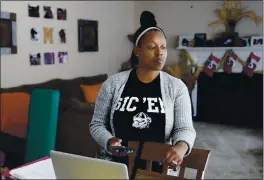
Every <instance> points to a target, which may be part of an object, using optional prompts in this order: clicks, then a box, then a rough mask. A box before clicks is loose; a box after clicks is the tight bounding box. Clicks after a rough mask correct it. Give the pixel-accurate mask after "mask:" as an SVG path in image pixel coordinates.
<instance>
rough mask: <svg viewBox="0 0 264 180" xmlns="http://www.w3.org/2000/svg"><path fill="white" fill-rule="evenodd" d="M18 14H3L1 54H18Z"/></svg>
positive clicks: (0, 36) (0, 21)
mask: <svg viewBox="0 0 264 180" xmlns="http://www.w3.org/2000/svg"><path fill="white" fill-rule="evenodd" d="M16 26H17V23H16V14H15V13H8V12H1V18H0V32H1V33H0V49H1V54H17V34H16V33H17V27H16Z"/></svg>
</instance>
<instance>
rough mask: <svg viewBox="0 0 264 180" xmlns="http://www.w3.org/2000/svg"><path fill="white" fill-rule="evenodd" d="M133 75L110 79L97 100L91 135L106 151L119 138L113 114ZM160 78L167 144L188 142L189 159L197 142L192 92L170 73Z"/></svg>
mask: <svg viewBox="0 0 264 180" xmlns="http://www.w3.org/2000/svg"><path fill="white" fill-rule="evenodd" d="M130 72H131V70H128V71H124V72H119V73H117V74H114V75H112V76H110V77H109V78H108V79H107V80H106V81H105V82H104V83H103V84H102V87H101V89H100V91H99V94H98V96H97V99H96V103H95V109H94V114H93V119H92V121H91V124H90V133H91V135H92V137H93V138H94V140H95V141H96V142H97V143H98V144H99V145H100V146H101V147H103V148H104V149H105V150H106V148H107V141H108V140H109V139H110V138H112V137H114V136H115V129H114V127H113V114H114V111H115V108H116V106H117V103H118V100H119V97H120V96H121V94H122V91H123V89H124V87H125V85H126V81H127V79H128V77H129V74H130ZM160 78H161V81H160V82H161V94H162V100H163V104H164V109H165V116H166V127H165V139H166V142H165V143H167V144H171V145H175V144H176V143H177V142H178V141H184V142H186V143H187V144H188V147H189V149H188V151H187V154H186V156H187V155H189V153H190V151H191V149H192V147H193V144H194V141H195V138H196V131H195V129H194V127H193V122H192V113H191V102H190V96H189V93H188V89H187V87H186V86H185V84H184V83H183V82H182V81H181V80H180V79H177V78H175V77H173V76H171V75H169V74H167V73H166V72H163V71H161V72H160ZM135 88H136V87H135ZM117 138H118V137H117Z"/></svg>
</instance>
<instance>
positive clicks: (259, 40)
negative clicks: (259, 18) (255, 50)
mask: <svg viewBox="0 0 264 180" xmlns="http://www.w3.org/2000/svg"><path fill="white" fill-rule="evenodd" d="M250 46H251V47H262V46H263V36H252V37H251V41H250Z"/></svg>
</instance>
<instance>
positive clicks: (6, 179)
mask: <svg viewBox="0 0 264 180" xmlns="http://www.w3.org/2000/svg"><path fill="white" fill-rule="evenodd" d="M49 158H50V157H49V156H45V157H43V158H40V159H37V160H35V161H32V162H30V163H27V164H24V165H22V166H19V167H17V168H21V167H25V166H28V165H30V164H34V163H36V162H40V161H43V160H46V159H49ZM15 169H16V168H15ZM11 170H12V169H10V170H8V171H5V172H3V173H2V174H1V179H3V180H14V178H13V177H12V176H11V175H10V173H9V172H10V171H11Z"/></svg>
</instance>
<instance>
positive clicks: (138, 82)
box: [90, 11, 196, 166]
mask: <svg viewBox="0 0 264 180" xmlns="http://www.w3.org/2000/svg"><path fill="white" fill-rule="evenodd" d="M140 22H141V27H140V28H139V29H138V30H137V32H136V33H135V41H134V46H135V47H134V50H133V52H134V54H135V56H136V57H137V62H138V64H137V66H136V67H135V68H133V69H132V70H128V71H124V72H120V73H117V74H115V75H113V76H111V77H109V78H108V79H107V80H106V81H105V82H104V83H103V85H102V87H101V89H100V92H99V94H98V96H97V100H96V103H95V110H94V115H93V119H92V121H91V124H90V132H91V135H92V136H93V138H94V139H95V141H96V142H97V143H98V144H99V145H101V146H102V147H103V148H104V150H105V151H104V152H103V158H104V159H109V160H112V161H117V162H123V163H125V164H127V163H128V162H127V157H125V158H121V157H113V156H111V155H110V154H109V153H107V150H108V148H109V146H120V145H121V144H122V145H124V146H127V142H128V141H140V142H146V141H152V142H158V143H167V144H171V145H172V146H171V148H170V150H169V151H168V152H167V154H166V157H165V161H166V162H167V163H169V164H170V165H171V166H175V164H177V165H180V164H181V162H182V160H183V157H184V156H187V155H188V154H189V153H190V151H191V149H192V146H193V144H194V140H195V138H196V132H195V130H194V127H193V124H192V116H191V114H192V112H191V103H190V97H189V94H188V90H187V87H186V86H185V84H184V83H183V82H182V81H181V80H180V79H177V78H175V77H172V76H170V75H169V74H167V73H165V72H163V71H161V70H162V68H163V66H164V64H165V62H166V58H167V48H166V47H167V42H166V37H165V35H164V32H163V31H162V30H161V29H160V28H159V27H157V26H156V25H157V23H156V21H155V17H154V15H153V14H152V13H151V12H148V11H144V12H143V13H142V14H141V18H140ZM134 62H135V59H134Z"/></svg>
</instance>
